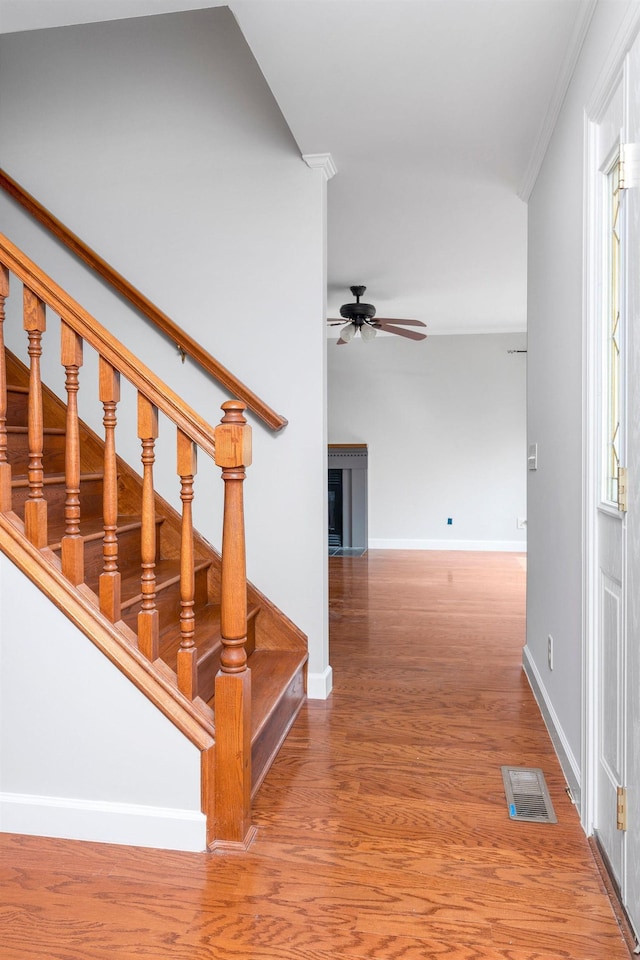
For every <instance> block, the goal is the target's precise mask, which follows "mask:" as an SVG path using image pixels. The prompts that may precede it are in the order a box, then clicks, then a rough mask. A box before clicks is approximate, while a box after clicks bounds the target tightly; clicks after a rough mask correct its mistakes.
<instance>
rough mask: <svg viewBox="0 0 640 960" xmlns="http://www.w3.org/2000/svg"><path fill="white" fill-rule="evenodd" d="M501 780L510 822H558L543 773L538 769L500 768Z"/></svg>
mask: <svg viewBox="0 0 640 960" xmlns="http://www.w3.org/2000/svg"><path fill="white" fill-rule="evenodd" d="M502 779H503V780H504V792H505V794H506V796H507V806H508V808H509V816H510V817H511V819H512V820H529V821H531V822H532V823H557V822H558V818H557V817H556V815H555V813H554V810H553V804H552V803H551V797H550V796H549V791H548V789H547V784H546V782H545V779H544V773H543V772H542V770H540V769H539V767H502Z"/></svg>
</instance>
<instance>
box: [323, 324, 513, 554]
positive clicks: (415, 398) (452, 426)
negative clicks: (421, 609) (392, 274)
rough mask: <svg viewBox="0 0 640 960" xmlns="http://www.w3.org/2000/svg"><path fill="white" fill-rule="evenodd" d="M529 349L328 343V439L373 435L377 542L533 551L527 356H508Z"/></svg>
mask: <svg viewBox="0 0 640 960" xmlns="http://www.w3.org/2000/svg"><path fill="white" fill-rule="evenodd" d="M525 348H526V337H525V336H524V335H523V334H486V335H480V336H466V335H462V336H438V337H429V338H428V339H427V340H423V341H420V342H414V341H407V340H403V339H400V337H377V338H376V339H375V340H373V341H371V342H368V343H365V342H363V341H362V340H361V339H360V338H359V337H357V338H356V339H354V340H352V341H351V343H349V344H348V346H337V345H336V343H335V341H333V340H330V341H328V344H327V353H328V361H327V391H328V397H329V442H330V443H352V442H353V443H367V444H368V454H369V458H368V466H369V487H368V499H369V545H370V546H371V547H392V548H393V547H401V548H405V549H491V550H500V549H513V550H525V549H526V529H518V527H517V519H518V518H525V517H526V515H527V512H526V494H525V485H526V477H525V472H526V447H525V439H526V437H525V433H526V426H525V390H526V388H525V383H526V363H527V357H526V354H521V353H519V354H509V353H508V351H509V350H517V349H525ZM449 517H451V518H452V520H453V524H452V525H448V524H447V519H448V518H449Z"/></svg>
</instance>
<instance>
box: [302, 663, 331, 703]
mask: <svg viewBox="0 0 640 960" xmlns="http://www.w3.org/2000/svg"><path fill="white" fill-rule="evenodd" d="M332 689H333V671H332V669H331V667H327V669H326V670H324V672H323V673H309V674H308V676H307V697H308V698H309V700H326V699H327V697H328V696H329V694H330V693H331V690H332Z"/></svg>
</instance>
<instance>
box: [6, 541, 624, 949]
mask: <svg viewBox="0 0 640 960" xmlns="http://www.w3.org/2000/svg"><path fill="white" fill-rule="evenodd" d="M330 571H331V649H332V653H331V661H332V665H333V668H334V684H335V685H334V692H333V694H332V696H331V698H330V699H329V700H328V701H327V702H318V701H316V702H310V703H308V704H307V705H306V706H305V707H304V708H303V711H302V713H301V715H300V716H299V718H298V720H297V721H296V723H295V725H294V728H293V731H292V733H291V734H290V736H289V739H288V740H287V742H286V743H285V745H284V747H283V748H282V751H281V753H280V755H279V757H278V759H277V760H276V763H275V765H274V767H273V768H272V770H271V771H270V772H269V774H268V776H267V778H266V780H265V782H264V785H263V787H262V789H261V791H260V792H259V794H258V797H257V800H256V806H255V817H254V821H255V823H256V824H257V826H258V834H257V839H256V840H255V842H254V844H253V845H252V847H251V849H250V850H249V852H248V853H246V854H224V855H207V854H202V855H200V854H182V853H166V852H161V851H155V850H140V849H132V848H125V847H109V846H105V845H100V844H82V843H75V842H67V841H59V840H46V839H44V840H43V839H38V838H31V837H17V836H7V835H4V836H0V880H1V886H2V899H1V904H0V957H1V958H2V960H27V958H29V960H39V958H47V960H50V958H56V960H113V958H114V957H116V956H117V957H118V960H129V958H130V960H133V958H143V957H144V958H153V960H166V958H171V960H173V958H175V960H209V958H211V960H218V958H220V960H222V958H225V960H234V958H250V960H337V958H346V960H364V958H375V960H430V958H435V960H560V958H563V960H628V957H629V954H628V952H627V949H626V947H625V945H624V941H623V938H622V935H621V933H620V930H619V928H618V926H617V924H616V921H615V918H614V914H613V911H612V909H611V906H610V904H609V901H608V899H607V897H606V893H605V890H604V887H603V885H602V882H601V880H600V878H599V874H598V872H597V869H596V867H595V864H594V861H593V859H592V856H591V853H590V850H589V846H588V843H587V840H586V838H585V836H584V834H583V832H582V830H581V828H580V825H579V823H578V817H577V814H576V811H575V808H574V807H573V806H572V805H571V802H570V800H569V798H568V796H567V794H566V793H565V784H564V780H563V778H562V775H561V773H560V769H559V766H558V764H557V761H556V759H555V754H554V753H553V750H552V748H551V745H550V742H549V739H548V736H547V734H546V731H545V728H544V725H543V723H542V720H541V717H540V714H539V712H538V710H537V707H536V705H535V703H534V701H533V697H532V695H531V693H530V690H529V688H528V685H527V682H526V680H525V678H524V675H523V673H522V669H521V648H522V644H523V641H524V587H525V584H524V559H523V558H522V557H520V556H517V555H513V554H467V553H435V552H429V553H426V552H425V553H422V552H411V553H409V552H406V553H405V552H395V551H394V552H382V551H371V552H369V553H368V554H366V555H365V556H363V557H358V558H345V557H340V558H332V559H331V560H330ZM502 764H513V765H522V766H537V767H542V768H543V770H544V772H545V776H546V780H547V784H548V786H549V789H550V793H551V797H552V800H553V804H554V807H555V811H556V814H557V816H558V820H559V823H558V824H557V825H542V824H530V823H522V822H513V821H511V820H509V818H508V816H507V812H506V803H505V797H504V791H503V786H502V778H501V773H500V767H501V765H502Z"/></svg>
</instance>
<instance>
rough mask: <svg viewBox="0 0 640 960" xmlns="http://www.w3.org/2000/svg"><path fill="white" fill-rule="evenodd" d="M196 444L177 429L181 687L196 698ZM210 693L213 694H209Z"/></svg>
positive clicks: (179, 668) (179, 681) (179, 686)
mask: <svg viewBox="0 0 640 960" xmlns="http://www.w3.org/2000/svg"><path fill="white" fill-rule="evenodd" d="M196 454H197V451H196V445H195V443H193V441H192V440H190V439H189V437H188V436H186V434H184V433H183V432H182V430H180V429H178V475H179V477H180V499H181V501H182V527H181V541H180V649H179V650H178V688H179V690H180V691H181V692H182V693H184V695H185V697H188V698H189V699H190V700H193V698H194V697H195V696H197V693H198V682H197V650H196V643H195V614H194V604H195V574H194V569H195V564H194V550H193V511H192V503H193V496H194V494H193V480H194V477H195V474H196ZM209 696H210V694H209Z"/></svg>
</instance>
